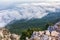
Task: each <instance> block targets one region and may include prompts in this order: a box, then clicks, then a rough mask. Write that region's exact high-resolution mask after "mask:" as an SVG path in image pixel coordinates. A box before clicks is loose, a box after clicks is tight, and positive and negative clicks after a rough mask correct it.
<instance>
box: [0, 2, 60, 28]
mask: <svg viewBox="0 0 60 40" xmlns="http://www.w3.org/2000/svg"><path fill="white" fill-rule="evenodd" d="M1 5H2V4H1ZM2 9H3V10H2ZM59 9H60V3H22V4H20V3H13V2H11V3H9V4H5V5H4V4H3V6H0V27H4V26H5V25H7V24H8V23H10V22H11V21H13V20H21V19H27V20H30V19H33V18H43V17H44V16H46V15H47V14H49V12H56V11H57V10H58V11H59Z"/></svg>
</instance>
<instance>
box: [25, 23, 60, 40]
mask: <svg viewBox="0 0 60 40" xmlns="http://www.w3.org/2000/svg"><path fill="white" fill-rule="evenodd" d="M26 40H60V22H58V23H56V24H55V25H54V26H49V28H48V29H47V30H45V31H38V32H37V31H34V32H33V34H32V36H31V38H28V37H27V38H26Z"/></svg>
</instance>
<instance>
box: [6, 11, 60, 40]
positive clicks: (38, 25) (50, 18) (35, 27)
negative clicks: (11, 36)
mask: <svg viewBox="0 0 60 40" xmlns="http://www.w3.org/2000/svg"><path fill="white" fill-rule="evenodd" d="M58 21H60V13H59V12H58V13H57V12H55V13H50V14H48V15H47V16H45V17H43V18H41V19H31V20H28V21H26V20H17V21H14V22H13V23H10V24H8V25H7V26H6V28H8V29H9V30H10V32H11V33H16V34H19V35H21V36H22V37H21V40H25V37H30V36H31V34H32V33H33V31H42V30H46V29H47V28H48V27H49V26H52V25H54V24H55V23H56V22H58Z"/></svg>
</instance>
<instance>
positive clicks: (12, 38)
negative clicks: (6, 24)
mask: <svg viewBox="0 0 60 40" xmlns="http://www.w3.org/2000/svg"><path fill="white" fill-rule="evenodd" d="M19 39H20V36H19V35H16V34H11V33H10V32H9V31H8V29H6V28H0V40H19Z"/></svg>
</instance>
